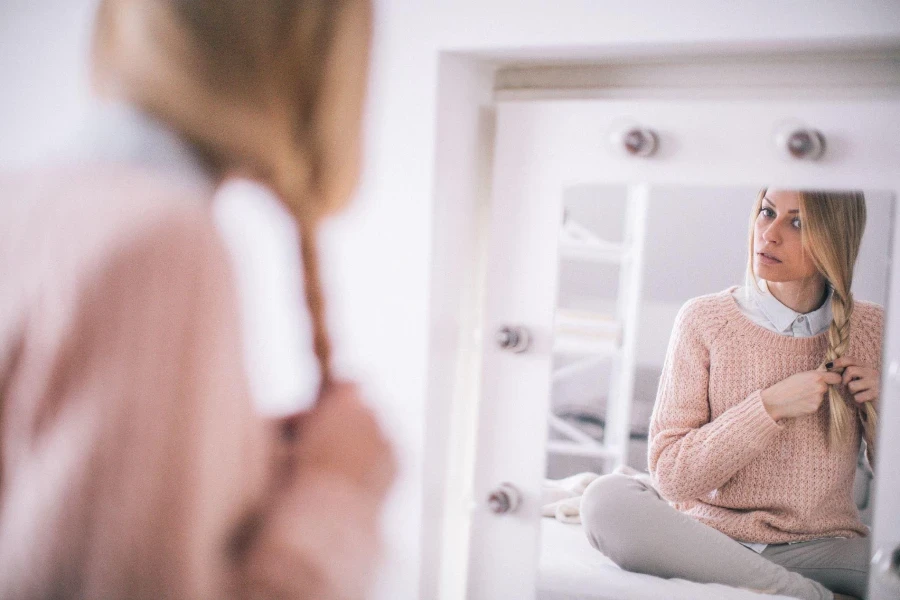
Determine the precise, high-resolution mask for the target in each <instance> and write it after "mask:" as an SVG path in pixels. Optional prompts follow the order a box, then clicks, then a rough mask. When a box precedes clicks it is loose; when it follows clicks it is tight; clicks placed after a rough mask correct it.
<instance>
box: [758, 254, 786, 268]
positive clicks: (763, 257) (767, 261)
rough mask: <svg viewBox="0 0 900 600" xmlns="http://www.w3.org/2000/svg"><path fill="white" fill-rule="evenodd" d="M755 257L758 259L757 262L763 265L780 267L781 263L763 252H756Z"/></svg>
mask: <svg viewBox="0 0 900 600" xmlns="http://www.w3.org/2000/svg"><path fill="white" fill-rule="evenodd" d="M756 255H757V256H758V257H759V262H761V263H763V264H764V265H780V264H781V261H780V260H778V259H777V258H775V257H774V256H772V255H770V254H766V253H765V252H757V253H756Z"/></svg>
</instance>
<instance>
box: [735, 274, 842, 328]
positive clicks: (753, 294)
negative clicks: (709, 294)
mask: <svg viewBox="0 0 900 600" xmlns="http://www.w3.org/2000/svg"><path fill="white" fill-rule="evenodd" d="M833 293H834V292H833V290H832V289H831V288H830V287H829V288H828V297H827V298H826V299H825V302H824V303H822V306H820V307H819V308H817V309H816V310H814V311H812V312H808V313H805V314H801V313H798V312H797V311H795V310H793V309H790V308H788V307H787V306H785V305H784V304H782V303H781V302H780V301H779V300H778V298H776V297H775V296H773V295H772V293H771V292H769V287H768V285H766V282H765V280H760V281H759V289H757V288H756V287H755V286H753V285H752V284H751V285H744V286H741V287H738V288H736V289H735V290H734V291H733V292H732V296H734V299H735V300H736V301H737V304H738V306H739V307H740V309H741V312H742V313H744V315H745V316H746V317H747V318H748V319H750V320H751V321H753V322H754V323H756V324H757V325H761V326H762V327H765V328H766V329H768V330H769V331H774V332H775V333H778V334H781V335H788V336H791V337H812V336H814V335H819V334H820V333H822V332H824V331H827V330H828V327H829V326H830V325H831V320H832V314H831V295H832V294H833Z"/></svg>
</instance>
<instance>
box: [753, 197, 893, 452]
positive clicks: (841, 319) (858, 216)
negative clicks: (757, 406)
mask: <svg viewBox="0 0 900 600" xmlns="http://www.w3.org/2000/svg"><path fill="white" fill-rule="evenodd" d="M766 191H767V188H763V189H762V190H760V192H759V194H758V195H757V198H756V202H755V203H754V205H753V212H752V213H751V216H750V245H749V248H750V252H749V259H748V264H747V277H748V280H752V283H753V285H756V274H755V272H754V271H753V258H754V247H753V245H754V224H755V222H756V219H757V217H758V215H759V212H760V210H761V208H762V201H763V198H764V197H765V195H766ZM798 193H799V195H800V222H801V224H802V225H801V229H800V232H801V240H802V247H803V251H804V252H809V256H810V258H811V259H812V261H813V264H814V265H815V266H816V269H817V270H818V271H819V273H821V275H822V276H823V277H824V278H825V280H826V283H827V285H828V286H829V287H830V288H831V290H832V293H831V313H832V320H831V324H830V325H829V327H828V333H827V335H828V349H827V350H826V351H825V358H824V360H823V361H822V365H825V364H826V363H829V362H832V361H835V360H837V359H838V358H840V357H841V356H843V355H844V354H845V353H846V352H847V349H848V346H849V345H850V315H852V314H853V293H852V292H851V291H850V287H851V285H852V284H853V269H854V266H855V265H856V258H857V256H858V255H859V247H860V244H861V243H862V237H863V232H864V231H865V228H866V200H865V196H864V195H863V193H862V192H859V191H799V192H798ZM828 410H829V414H830V427H829V442H830V444H831V445H835V444H838V443H841V442H845V441H846V440H847V439H848V438H849V433H850V430H851V425H852V421H851V419H852V418H853V411H851V408H850V407H849V406H848V405H847V402H846V401H845V400H844V399H843V398H842V397H841V395H840V393H839V392H838V390H837V387H836V386H829V388H828ZM859 416H860V420H861V421H862V425H863V428H864V429H865V430H866V433H870V434H871V435H874V433H875V428H876V426H877V414H876V412H875V408H874V406H873V405H872V403H871V402H866V403H865V404H863V405H862V407H861V408H860V409H859Z"/></svg>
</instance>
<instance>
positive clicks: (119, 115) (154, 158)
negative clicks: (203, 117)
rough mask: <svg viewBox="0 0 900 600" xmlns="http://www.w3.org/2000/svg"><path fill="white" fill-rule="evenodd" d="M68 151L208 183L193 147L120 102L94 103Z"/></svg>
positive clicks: (80, 156)
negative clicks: (146, 167)
mask: <svg viewBox="0 0 900 600" xmlns="http://www.w3.org/2000/svg"><path fill="white" fill-rule="evenodd" d="M72 146H73V147H72V148H70V151H72V152H74V154H75V156H76V157H77V158H81V159H93V160H107V161H113V162H119V163H126V164H138V165H143V166H148V167H151V168H157V169H162V170H165V171H167V172H170V173H174V174H176V175H182V176H187V177H189V178H193V179H197V180H200V181H202V182H203V183H206V184H211V183H212V175H211V173H210V172H209V171H208V169H207V168H206V167H205V165H204V164H203V162H202V161H201V160H200V158H199V156H198V154H197V152H196V151H195V150H194V148H193V147H192V146H191V145H190V144H188V142H187V141H186V140H185V139H184V138H182V137H181V136H180V135H179V134H178V133H177V132H175V131H174V130H173V129H172V128H170V127H169V126H167V125H166V124H165V123H163V122H162V121H160V120H158V119H156V118H154V117H152V116H150V115H149V114H147V113H145V112H143V111H141V110H139V109H137V108H135V107H133V106H130V105H128V104H125V103H122V102H108V101H107V102H97V103H96V104H94V105H92V106H91V107H90V110H89V111H88V113H87V115H86V119H85V120H84V122H83V123H82V126H81V128H80V131H79V132H78V135H77V137H76V140H75V141H74V143H73V145H72Z"/></svg>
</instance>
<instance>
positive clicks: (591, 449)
mask: <svg viewBox="0 0 900 600" xmlns="http://www.w3.org/2000/svg"><path fill="white" fill-rule="evenodd" d="M547 452H550V453H551V454H564V455H566V456H584V457H588V458H617V457H618V454H619V453H618V452H617V451H615V450H612V449H610V448H606V447H604V446H603V445H602V444H600V443H599V442H598V443H597V444H596V446H588V445H586V444H581V443H578V442H569V441H566V440H548V441H547Z"/></svg>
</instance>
